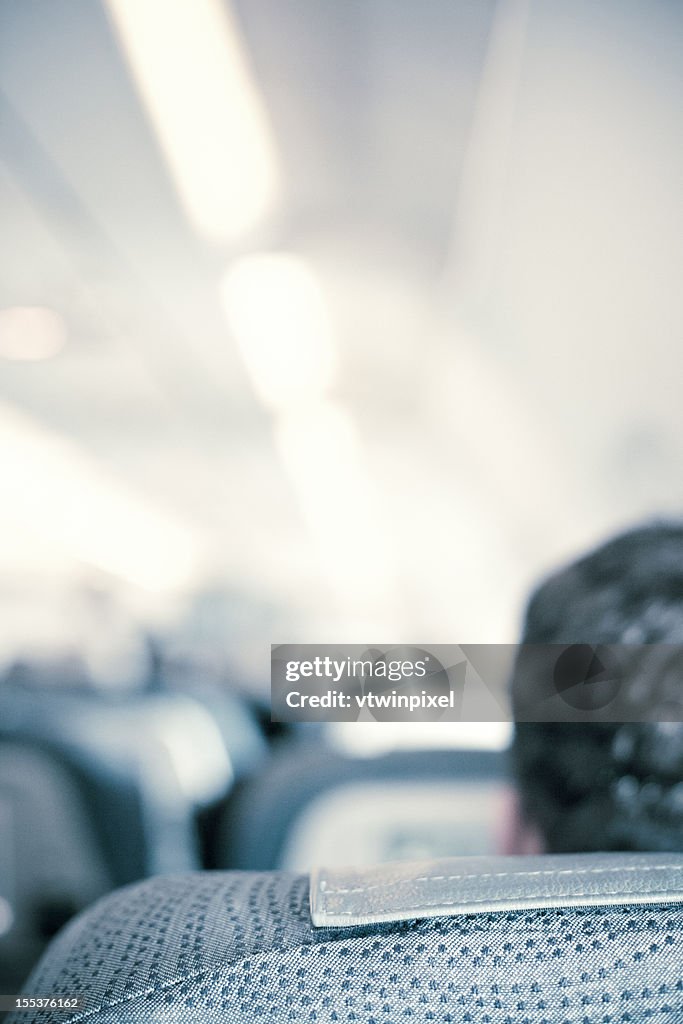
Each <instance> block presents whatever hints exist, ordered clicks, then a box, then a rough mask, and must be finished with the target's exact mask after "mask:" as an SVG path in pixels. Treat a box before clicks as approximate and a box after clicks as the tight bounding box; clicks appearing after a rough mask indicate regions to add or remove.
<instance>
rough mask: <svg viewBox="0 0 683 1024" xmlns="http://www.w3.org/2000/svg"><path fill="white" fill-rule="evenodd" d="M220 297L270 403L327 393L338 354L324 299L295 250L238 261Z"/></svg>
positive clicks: (283, 404) (277, 405)
mask: <svg viewBox="0 0 683 1024" xmlns="http://www.w3.org/2000/svg"><path fill="white" fill-rule="evenodd" d="M221 296H222V299H223V305H224V309H225V314H226V317H227V320H228V324H229V326H230V329H231V331H232V333H233V335H234V338H235V340H236V342H237V344H238V346H239V349H240V352H241V354H242V358H243V359H244V362H245V364H246V367H247V370H248V371H249V374H250V376H251V378H252V381H253V384H254V388H255V390H256V392H257V394H258V395H259V397H260V399H261V401H262V402H264V404H265V405H267V406H268V407H269V408H272V409H275V410H278V409H279V410H283V409H286V408H290V407H291V408H295V407H297V406H299V405H300V404H301V403H302V402H305V401H309V400H311V399H312V398H317V397H318V396H319V395H321V394H322V393H324V392H325V390H326V389H327V388H328V386H329V385H330V383H331V381H332V378H333V376H334V371H335V365H336V359H335V351H334V346H333V342H332V332H331V326H330V322H329V317H328V314H327V309H326V307H325V302H324V298H323V295H322V292H321V289H320V286H319V284H318V282H317V280H316V277H315V275H314V273H313V271H312V270H311V269H310V267H309V266H308V265H307V263H306V262H305V261H304V260H302V259H301V258H300V257H298V256H295V255H293V254H291V253H260V254H255V255H252V256H245V257H243V258H242V259H239V260H236V261H235V262H234V263H233V264H232V265H231V266H230V268H229V269H228V271H227V272H226V274H225V276H224V278H223V282H222V285H221Z"/></svg>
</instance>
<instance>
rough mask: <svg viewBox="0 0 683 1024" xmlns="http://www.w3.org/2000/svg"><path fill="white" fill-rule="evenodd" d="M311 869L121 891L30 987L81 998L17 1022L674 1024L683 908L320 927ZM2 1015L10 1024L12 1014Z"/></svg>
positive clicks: (680, 983)
mask: <svg viewBox="0 0 683 1024" xmlns="http://www.w3.org/2000/svg"><path fill="white" fill-rule="evenodd" d="M308 896H309V893H308V879H307V878H306V877H301V876H293V875H286V874H281V873H263V874H261V873H259V874H254V873H240V872H211V873H208V872H207V873H198V874H192V875H183V876H173V877H159V878H154V879H151V880H149V881H147V882H143V883H140V884H138V885H135V886H130V887H128V888H126V889H123V890H119V891H118V892H117V893H114V894H113V895H111V896H108V897H106V898H105V899H103V900H101V901H99V902H98V903H97V904H95V905H94V906H93V907H92V908H91V909H90V910H89V911H87V912H86V913H85V914H83V915H81V916H80V917H79V918H77V919H76V920H75V921H74V922H72V923H71V924H70V925H69V926H68V927H67V928H66V929H65V930H64V931H63V932H62V933H61V935H60V936H58V938H57V939H56V941H55V942H54V943H53V945H52V946H51V948H50V950H49V951H48V953H47V954H46V956H45V957H44V958H43V960H42V962H41V963H40V964H39V965H38V967H37V968H36V970H35V971H34V972H33V974H32V976H31V977H30V979H29V981H28V982H27V984H26V986H25V991H26V993H30V994H34V995H58V994H63V995H66V994H76V993H78V994H81V995H83V996H84V997H85V999H86V1008H85V1009H84V1010H81V1011H76V1012H67V1013H64V1012H53V1011H47V1012H46V1011H39V1012H35V1013H33V1012H28V1013H21V1014H15V1015H14V1016H10V1018H9V1022H11V1024H19V1022H23V1024H57V1022H58V1021H61V1022H64V1024H66V1022H69V1024H73V1022H75V1021H88V1022H91V1024H157V1022H158V1024H161V1022H169V1024H170V1022H172V1024H217V1022H220V1024H272V1022H278V1024H280V1022H282V1024H289V1022H296V1024H303V1022H306V1024H349V1022H353V1024H425V1022H432V1024H433V1022H438V1024H616V1022H620V1024H621V1022H631V1024H634V1022H636V1024H640V1022H645V1021H648V1022H650V1024H674V1022H681V1021H683V942H682V941H681V940H682V935H681V932H682V930H683V907H681V906H671V905H669V906H638V907H610V908H594V907H593V908H590V909H571V910H535V911H516V912H513V913H494V914H482V915H479V916H475V917H442V918H434V919H428V920H423V921H417V922H416V921H408V922H403V923H401V924H388V925H374V926H366V927H363V928H353V929H314V928H313V927H312V926H311V923H310V916H309V907H308ZM9 1022H8V1024H9Z"/></svg>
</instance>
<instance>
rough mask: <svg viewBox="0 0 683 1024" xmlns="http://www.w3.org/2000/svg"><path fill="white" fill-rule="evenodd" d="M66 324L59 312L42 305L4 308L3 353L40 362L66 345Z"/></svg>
mask: <svg viewBox="0 0 683 1024" xmlns="http://www.w3.org/2000/svg"><path fill="white" fill-rule="evenodd" d="M66 333H67V332H66V324H65V323H64V320H63V318H62V317H61V316H60V315H59V313H55V312H54V311H53V310H51V309H44V308H43V307H41V306H11V307H10V308H8V309H0V356H2V357H3V358H4V359H12V360H16V361H17V362H28V363H37V362H40V361H41V360H42V359H50V358H51V357H52V356H55V355H57V353H58V352H61V350H62V349H63V348H64V344H65V342H66Z"/></svg>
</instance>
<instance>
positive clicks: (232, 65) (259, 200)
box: [105, 0, 279, 242]
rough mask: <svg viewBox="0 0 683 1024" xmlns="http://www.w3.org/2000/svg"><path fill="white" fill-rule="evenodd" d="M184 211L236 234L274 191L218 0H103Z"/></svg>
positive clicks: (258, 121)
mask: <svg viewBox="0 0 683 1024" xmlns="http://www.w3.org/2000/svg"><path fill="white" fill-rule="evenodd" d="M105 3H106V6H107V8H108V10H109V12H110V14H111V17H112V20H113V23H114V25H115V27H116V30H117V31H118V34H119V36H120V39H121V42H122V45H123V49H124V51H125V55H126V57H127V60H128V63H129V65H130V68H131V71H132V74H133V77H134V79H135V82H136V85H137V87H138V90H139V92H140V94H141V96H142V100H143V102H144V104H145V106H146V108H147V111H148V113H149V116H150V118H151V120H152V124H153V127H154V130H155V132H156V134H157V138H158V140H159V143H160V145H161V148H162V150H163V151H164V154H165V156H166V159H167V161H168V165H169V168H170V172H171V174H172V176H173V179H174V181H175V184H176V187H177V190H178V193H179V196H180V199H181V201H182V203H183V205H184V207H185V210H186V212H187V215H188V218H189V220H190V222H191V223H192V225H193V226H194V227H195V228H196V230H197V231H198V232H199V233H200V234H201V235H202V236H204V237H206V238H208V239H210V240H212V241H218V242H225V241H232V240H235V239H237V238H239V237H240V236H241V235H243V234H245V233H246V232H248V231H249V230H250V229H252V228H254V227H255V226H256V225H257V224H258V223H259V222H260V221H261V220H262V219H263V217H264V216H265V215H266V214H267V213H268V212H269V210H270V209H271V207H272V205H273V203H274V202H275V200H276V197H277V194H278V190H279V181H278V179H279V174H278V168H277V159H276V154H275V146H274V143H273V140H272V137H271V133H270V126H269V124H268V118H267V115H266V111H265V108H264V104H263V102H262V100H261V97H260V96H259V93H258V90H257V88H256V85H255V83H254V80H253V77H252V74H251V71H250V68H249V66H248V61H247V58H246V55H245V51H244V45H243V42H242V40H241V38H240V33H239V30H238V27H237V25H236V23H235V20H234V18H233V17H232V15H231V13H230V10H229V7H228V4H227V3H225V2H221V0H105Z"/></svg>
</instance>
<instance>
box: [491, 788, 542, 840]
mask: <svg viewBox="0 0 683 1024" xmlns="http://www.w3.org/2000/svg"><path fill="white" fill-rule="evenodd" d="M544 849H545V846H544V843H543V837H542V836H541V833H540V831H539V830H538V828H537V827H536V825H534V824H533V823H532V822H530V821H528V820H527V819H526V817H525V816H524V814H523V813H522V807H521V803H520V799H519V796H518V794H517V791H516V790H515V789H513V788H512V787H508V788H507V789H506V792H505V796H504V798H503V814H502V818H501V822H500V829H499V831H498V852H499V853H501V854H504V855H505V856H512V855H514V854H518V855H522V854H537V853H543V852H544Z"/></svg>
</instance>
